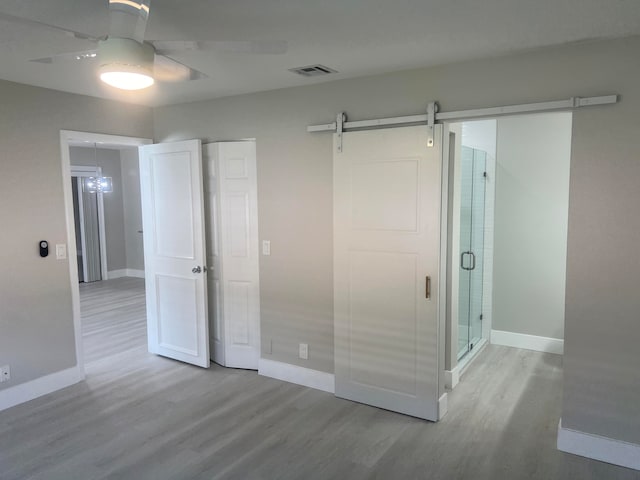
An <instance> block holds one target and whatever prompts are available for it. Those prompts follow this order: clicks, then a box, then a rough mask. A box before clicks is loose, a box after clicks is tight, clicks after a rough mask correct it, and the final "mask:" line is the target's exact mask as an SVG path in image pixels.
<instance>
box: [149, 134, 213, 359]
mask: <svg viewBox="0 0 640 480" xmlns="http://www.w3.org/2000/svg"><path fill="white" fill-rule="evenodd" d="M140 186H141V197H142V224H143V229H144V261H145V281H146V295H147V334H148V343H149V351H150V352H151V353H156V354H158V355H163V356H165V357H170V358H174V359H176V360H180V361H183V362H187V363H192V364H194V365H198V366H201V367H205V368H208V367H209V326H208V322H207V278H206V274H205V270H206V267H205V259H206V251H205V229H204V205H203V185H202V155H201V145H200V140H188V141H184V142H175V143H166V144H157V145H147V146H144V147H140Z"/></svg>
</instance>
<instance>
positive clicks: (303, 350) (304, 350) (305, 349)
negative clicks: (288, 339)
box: [299, 343, 309, 360]
mask: <svg viewBox="0 0 640 480" xmlns="http://www.w3.org/2000/svg"><path fill="white" fill-rule="evenodd" d="M299 356H300V358H302V359H303V360H309V345H308V344H306V343H301V344H300V351H299Z"/></svg>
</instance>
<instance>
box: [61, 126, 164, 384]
mask: <svg viewBox="0 0 640 480" xmlns="http://www.w3.org/2000/svg"><path fill="white" fill-rule="evenodd" d="M83 143H85V144H87V145H91V144H93V143H98V144H101V146H103V147H104V146H106V145H119V146H123V147H124V146H141V145H149V144H151V143H153V140H151V139H150V138H135V137H122V136H117V135H104V134H101V133H88V132H75V131H72V130H60V159H61V162H62V192H63V195H64V206H65V224H66V227H67V228H66V230H67V245H68V251H70V252H73V253H74V254H75V253H76V251H77V247H76V233H75V232H76V230H75V228H76V227H75V222H74V217H73V195H72V192H71V182H70V181H69V178H71V159H70V158H69V157H70V155H69V146H70V145H82V144H83ZM68 257H69V255H67V258H68ZM67 263H68V265H69V282H70V285H71V305H72V312H73V330H74V335H75V346H76V359H77V363H78V365H77V368H78V370H79V374H80V375H81V376H82V378H84V352H83V349H82V327H81V326H80V285H79V283H78V262H77V261H75V258H74V259H73V261H71V260H70V259H67ZM105 272H106V269H105Z"/></svg>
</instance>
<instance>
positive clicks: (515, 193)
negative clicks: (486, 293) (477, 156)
mask: <svg viewBox="0 0 640 480" xmlns="http://www.w3.org/2000/svg"><path fill="white" fill-rule="evenodd" d="M497 138H498V143H497V172H496V202H495V205H496V207H495V238H494V242H495V250H494V263H493V267H494V278H493V324H492V328H493V329H494V330H503V331H507V332H514V333H525V334H529V335H538V336H542V337H551V338H564V310H565V305H564V296H565V277H566V275H565V274H566V264H567V216H568V210H569V163H570V157H571V113H568V112H562V113H547V114H541V115H540V114H539V115H526V116H517V117H510V118H501V119H499V120H498V136H497Z"/></svg>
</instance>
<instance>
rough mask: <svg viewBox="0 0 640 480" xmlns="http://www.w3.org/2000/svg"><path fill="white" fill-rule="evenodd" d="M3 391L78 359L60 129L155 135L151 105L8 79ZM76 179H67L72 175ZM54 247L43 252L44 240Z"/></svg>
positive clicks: (1, 140)
mask: <svg viewBox="0 0 640 480" xmlns="http://www.w3.org/2000/svg"><path fill="white" fill-rule="evenodd" d="M0 112H2V114H0V222H2V228H0V245H2V253H1V254H0V255H1V257H0V264H1V265H2V275H0V332H2V334H1V335H0V365H4V364H10V365H11V381H10V382H5V383H3V384H1V385H0V389H5V388H10V387H13V386H15V385H18V384H21V383H24V382H27V381H29V380H33V379H36V378H39V377H42V376H44V375H47V374H50V373H54V372H57V371H60V370H64V369H66V368H70V367H73V366H74V365H75V364H76V352H75V342H74V333H73V318H72V312H71V289H70V280H69V263H68V262H69V261H75V258H74V257H73V255H71V258H70V259H67V260H64V261H62V260H56V257H55V244H56V243H67V238H66V236H67V234H66V227H65V207H64V199H63V193H62V167H61V160H60V130H61V129H64V130H81V131H89V132H101V133H111V134H118V135H134V136H140V137H151V135H152V131H151V130H152V116H151V110H150V109H148V108H144V107H139V106H133V105H126V104H122V103H118V102H113V101H105V100H98V99H94V98H89V97H84V96H80V95H72V94H67V93H62V92H56V91H52V90H46V89H42V88H35V87H29V86H25V85H19V84H16V83H11V82H5V81H0ZM64 180H65V181H68V180H67V179H64ZM42 239H46V240H48V241H49V243H50V245H51V246H52V247H53V254H52V255H49V257H47V258H44V259H43V258H40V256H39V255H38V241H39V240H42Z"/></svg>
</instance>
